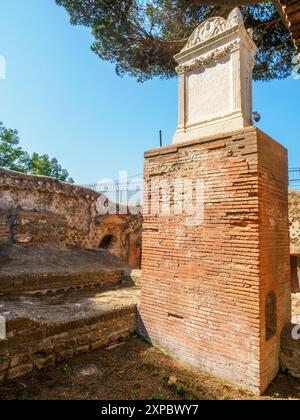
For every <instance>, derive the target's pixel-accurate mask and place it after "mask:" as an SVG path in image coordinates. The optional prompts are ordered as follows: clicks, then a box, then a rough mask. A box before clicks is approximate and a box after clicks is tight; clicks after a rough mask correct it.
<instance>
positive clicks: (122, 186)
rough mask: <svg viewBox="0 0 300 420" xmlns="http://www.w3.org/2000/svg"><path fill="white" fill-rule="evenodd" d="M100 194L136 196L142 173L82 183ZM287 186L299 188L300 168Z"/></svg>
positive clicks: (294, 171)
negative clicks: (115, 179)
mask: <svg viewBox="0 0 300 420" xmlns="http://www.w3.org/2000/svg"><path fill="white" fill-rule="evenodd" d="M84 186H85V187H87V188H91V189H92V190H95V191H97V192H99V193H102V194H111V195H114V198H115V199H117V200H118V201H122V193H127V194H128V197H129V198H130V197H133V196H138V194H139V193H140V192H141V191H142V190H143V175H142V174H140V175H136V176H135V177H134V179H132V178H131V179H128V181H126V182H125V181H124V182H119V181H115V182H109V183H101V182H100V183H98V184H88V185H84ZM289 188H290V189H300V168H291V169H290V170H289Z"/></svg>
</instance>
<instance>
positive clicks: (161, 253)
mask: <svg viewBox="0 0 300 420" xmlns="http://www.w3.org/2000/svg"><path fill="white" fill-rule="evenodd" d="M287 173H288V169H287V153H286V150H285V149H284V148H283V147H281V146H280V145H278V144H277V143H275V142H274V141H273V140H271V139H269V138H268V137H266V136H265V135H264V134H263V133H261V132H260V131H258V130H257V129H255V128H249V129H245V130H243V131H240V132H235V133H232V134H231V135H224V136H218V137H214V138H204V139H200V140H199V141H193V142H190V143H183V144H177V145H173V146H169V147H166V148H162V149H156V150H152V151H150V152H147V153H146V154H145V181H146V185H149V183H150V181H151V180H153V179H154V180H156V179H160V180H172V179H173V178H174V177H176V178H181V177H182V178H188V179H203V180H204V186H205V208H204V222H203V223H202V224H200V225H197V226H193V225H190V224H187V223H186V216H185V215H175V214H173V213H172V212H171V215H169V216H166V215H161V214H160V215H151V214H149V213H148V214H147V210H146V211H145V215H144V230H143V258H142V269H143V287H142V301H141V318H142V323H143V326H144V328H145V334H147V335H148V337H149V338H150V339H151V340H152V342H153V343H155V344H157V345H159V346H161V347H163V348H165V349H166V350H167V351H168V352H169V353H170V354H171V355H173V356H175V357H177V358H179V359H181V360H182V361H184V362H186V363H188V364H191V365H193V366H195V367H198V368H201V369H204V370H206V371H209V372H212V373H214V374H217V375H219V376H220V377H223V378H227V379H229V380H232V381H234V382H237V383H239V384H241V385H244V386H245V387H248V388H250V389H252V390H254V391H255V392H261V391H263V390H264V389H265V388H266V386H267V385H268V383H269V382H270V380H271V379H272V378H273V377H274V375H275V373H276V372H277V369H278V362H277V361H278V348H279V340H280V329H281V327H282V326H283V324H285V323H286V322H289V321H290V303H289V302H290V295H289V293H288V292H289V288H290V277H289V262H290V259H289V237H288V210H287V209H288V205H287V195H288V183H287ZM156 198H157V199H158V200H159V201H160V203H161V202H162V200H163V197H162V195H161V194H158V195H157V197H156ZM152 199H153V197H151V192H149V191H148V192H147V193H146V195H145V209H147V204H148V206H149V207H150V202H151V200H152ZM271 289H272V290H273V291H274V293H275V295H276V297H277V305H278V322H277V324H278V330H277V334H276V337H274V338H273V339H272V340H271V341H270V342H268V343H266V340H265V316H264V311H265V298H266V295H267V294H268V292H269V290H271ZM271 353H272V355H271V356H270V354H271Z"/></svg>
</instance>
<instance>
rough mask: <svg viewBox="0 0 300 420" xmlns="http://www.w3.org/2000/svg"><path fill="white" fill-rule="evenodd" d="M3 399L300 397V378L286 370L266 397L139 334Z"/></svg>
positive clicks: (37, 376)
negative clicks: (196, 366)
mask: <svg viewBox="0 0 300 420" xmlns="http://www.w3.org/2000/svg"><path fill="white" fill-rule="evenodd" d="M0 399H1V400H95V399H96V400H118V399H120V400H160V399H162V400H192V399H195V400H245V399H269V400H270V399H271V400H275V399H300V382H299V381H297V380H295V379H292V378H290V377H288V376H285V375H282V374H280V375H279V376H278V377H277V379H276V380H275V381H274V383H273V384H272V385H271V386H270V388H269V389H268V391H267V392H266V394H265V396H264V397H262V398H257V397H255V396H254V395H252V394H251V393H249V392H246V391H244V390H242V389H241V388H239V387H236V386H234V385H232V384H230V383H227V382H225V381H222V380H220V379H217V378H215V377H213V376H211V375H208V374H206V373H203V372H199V371H195V370H193V369H187V368H186V367H184V366H183V365H181V364H180V363H178V362H177V361H174V360H173V359H171V358H170V357H168V356H166V355H165V354H162V353H161V352H160V351H159V350H157V349H154V348H153V347H151V346H149V345H148V344H147V343H145V342H144V341H142V340H141V339H139V338H137V337H133V338H131V339H130V340H129V341H128V342H127V343H126V344H124V345H121V346H119V347H116V348H113V349H110V350H108V349H105V350H100V351H97V352H93V353H88V354H84V355H81V356H78V357H76V358H74V359H72V360H70V361H68V362H65V363H61V364H58V365H57V366H55V367H54V368H49V369H46V370H44V371H42V372H38V371H36V372H33V373H31V374H29V375H27V376H25V377H22V378H18V379H16V380H14V381H9V382H6V383H5V384H1V385H0Z"/></svg>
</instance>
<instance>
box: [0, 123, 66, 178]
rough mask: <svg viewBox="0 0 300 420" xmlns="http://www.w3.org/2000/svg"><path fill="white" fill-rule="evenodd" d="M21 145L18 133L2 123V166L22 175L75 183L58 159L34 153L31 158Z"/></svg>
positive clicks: (0, 142) (0, 135) (0, 143)
mask: <svg viewBox="0 0 300 420" xmlns="http://www.w3.org/2000/svg"><path fill="white" fill-rule="evenodd" d="M19 143H20V138H19V134H18V131H17V130H11V129H7V128H5V127H4V125H3V123H2V122H0V166H2V167H4V168H7V169H11V170H14V171H18V172H22V173H28V174H32V175H43V176H50V177H53V178H57V179H59V180H60V181H65V182H70V183H73V182H74V181H73V179H72V178H70V177H69V174H68V171H67V170H66V169H63V168H62V166H61V165H60V164H59V163H58V161H57V159H55V158H53V159H50V158H49V156H48V155H42V156H40V155H39V154H38V153H33V154H32V156H30V155H29V154H28V153H27V152H25V151H24V150H23V149H22V148H21V147H20V145H19Z"/></svg>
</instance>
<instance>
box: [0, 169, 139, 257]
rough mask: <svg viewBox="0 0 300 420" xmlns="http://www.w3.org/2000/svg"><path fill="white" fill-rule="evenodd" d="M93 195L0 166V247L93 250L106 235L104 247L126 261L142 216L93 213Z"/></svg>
mask: <svg viewBox="0 0 300 420" xmlns="http://www.w3.org/2000/svg"><path fill="white" fill-rule="evenodd" d="M99 197H101V195H100V194H99V193H97V192H95V191H93V190H90V189H87V188H83V187H80V186H76V185H71V184H67V183H64V182H60V181H58V180H56V179H53V178H48V177H37V176H30V175H23V174H19V173H17V172H13V171H9V170H6V169H3V168H0V245H1V244H2V245H3V244H9V243H14V244H23V245H27V244H30V245H39V244H47V245H49V246H60V247H78V248H85V249H95V248H99V247H100V245H101V242H102V240H103V238H105V236H106V237H109V238H110V241H109V243H106V245H107V246H106V249H107V250H109V251H110V252H112V253H113V254H115V255H117V256H118V257H119V258H121V259H122V260H124V261H128V259H129V254H130V250H129V245H130V235H131V234H136V232H138V231H139V230H141V224H142V216H141V215H140V214H139V215H133V214H130V213H129V214H126V215H112V216H109V219H107V217H103V216H99V214H98V213H97V200H98V199H99ZM102 197H103V196H102Z"/></svg>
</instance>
